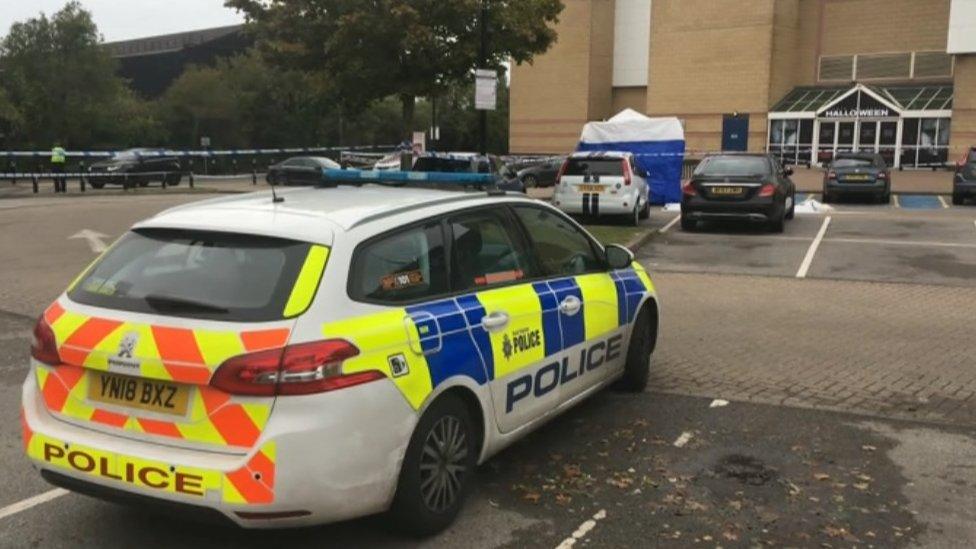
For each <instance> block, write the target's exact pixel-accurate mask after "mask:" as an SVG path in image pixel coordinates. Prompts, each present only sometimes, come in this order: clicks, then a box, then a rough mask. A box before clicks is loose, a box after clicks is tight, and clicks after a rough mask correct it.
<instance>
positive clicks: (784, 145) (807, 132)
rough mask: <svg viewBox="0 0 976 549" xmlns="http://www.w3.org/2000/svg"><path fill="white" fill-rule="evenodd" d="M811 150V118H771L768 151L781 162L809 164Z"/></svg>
mask: <svg viewBox="0 0 976 549" xmlns="http://www.w3.org/2000/svg"><path fill="white" fill-rule="evenodd" d="M812 150H813V120H811V119H801V120H772V121H770V124H769V152H770V153H771V154H773V155H774V156H776V157H777V158H779V159H780V161H781V162H782V163H783V164H809V162H810V153H811V151H812Z"/></svg>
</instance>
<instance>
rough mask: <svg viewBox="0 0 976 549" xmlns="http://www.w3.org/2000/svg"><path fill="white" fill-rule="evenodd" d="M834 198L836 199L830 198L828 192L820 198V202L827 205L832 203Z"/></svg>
mask: <svg viewBox="0 0 976 549" xmlns="http://www.w3.org/2000/svg"><path fill="white" fill-rule="evenodd" d="M833 198H834V197H832V196H830V193H828V192H827V191H824V192H823V196H822V197H821V198H820V201H821V203H823V204H827V203H829V202H831V201H832V200H833Z"/></svg>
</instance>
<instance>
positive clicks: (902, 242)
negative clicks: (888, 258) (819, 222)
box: [827, 238, 976, 248]
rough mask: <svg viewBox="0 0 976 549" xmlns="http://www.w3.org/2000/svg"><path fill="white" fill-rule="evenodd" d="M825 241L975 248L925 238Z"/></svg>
mask: <svg viewBox="0 0 976 549" xmlns="http://www.w3.org/2000/svg"><path fill="white" fill-rule="evenodd" d="M827 242H830V243H834V242H836V243H838V244H880V245H883V246H924V247H926V248H928V247H937V248H976V244H965V243H962V242H929V241H925V240H915V241H910V240H884V239H876V238H828V239H827Z"/></svg>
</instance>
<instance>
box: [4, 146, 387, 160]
mask: <svg viewBox="0 0 976 549" xmlns="http://www.w3.org/2000/svg"><path fill="white" fill-rule="evenodd" d="M395 148H396V146H395V145H357V146H351V147H292V148H283V149H222V150H202V151H201V150H190V149H158V150H149V151H131V153H132V154H133V155H134V156H135V157H136V158H141V157H147V158H152V157H160V156H190V157H205V158H211V157H217V156H248V155H256V154H270V155H274V154H302V153H318V152H342V151H368V150H384V149H385V150H393V149H395ZM120 152H123V151H67V152H65V156H68V157H76V158H77V157H80V158H107V157H112V156H115V155H116V154H118V153H120ZM49 156H51V151H0V157H35V158H45V157H49Z"/></svg>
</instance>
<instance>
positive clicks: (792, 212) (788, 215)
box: [786, 192, 796, 219]
mask: <svg viewBox="0 0 976 549" xmlns="http://www.w3.org/2000/svg"><path fill="white" fill-rule="evenodd" d="M795 215H796V192H794V193H793V195H792V197H791V200H790V211H788V212H786V219H793V217H794V216H795Z"/></svg>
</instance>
